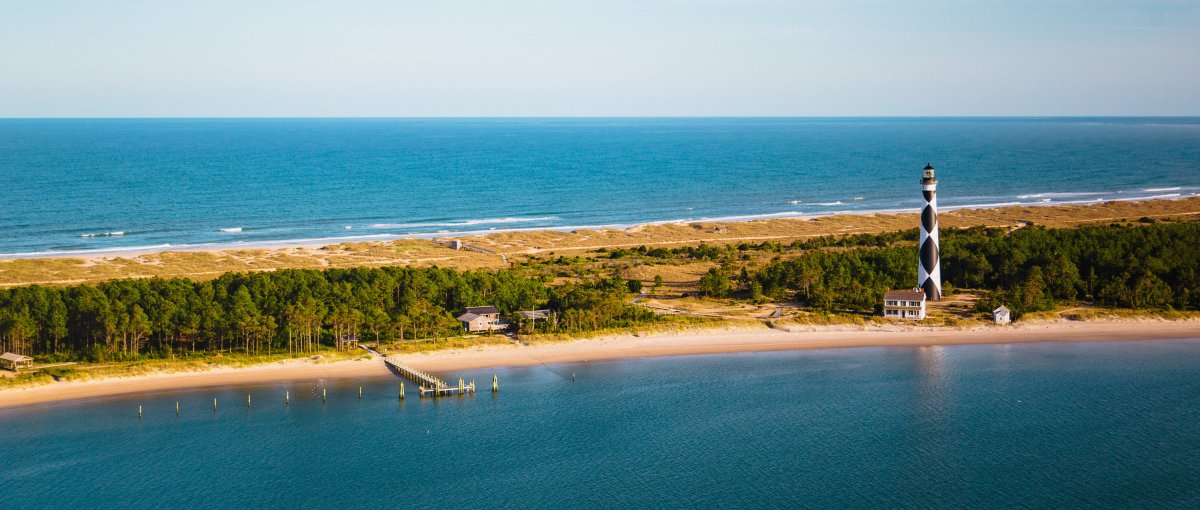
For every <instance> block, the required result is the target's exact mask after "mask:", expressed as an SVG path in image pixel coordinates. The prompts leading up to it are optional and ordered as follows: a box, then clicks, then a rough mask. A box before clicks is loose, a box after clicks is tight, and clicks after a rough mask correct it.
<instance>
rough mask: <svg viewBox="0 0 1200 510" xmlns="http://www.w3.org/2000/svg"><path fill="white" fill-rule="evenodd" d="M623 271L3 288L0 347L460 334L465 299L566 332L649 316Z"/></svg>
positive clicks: (227, 346) (62, 351) (45, 350)
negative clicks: (541, 316)
mask: <svg viewBox="0 0 1200 510" xmlns="http://www.w3.org/2000/svg"><path fill="white" fill-rule="evenodd" d="M629 290H630V286H629V284H628V283H627V282H625V281H624V280H621V279H620V278H615V277H613V278H608V279H601V278H597V279H593V280H592V281H589V282H585V283H578V284H567V285H562V286H558V287H548V286H546V285H545V284H543V283H542V282H541V281H539V280H536V279H531V278H527V277H523V276H519V275H517V274H516V273H513V272H511V271H467V272H460V271H454V270H450V269H439V268H424V269H416V268H398V267H385V268H357V269H328V270H322V271H318V270H285V271H278V272H258V273H230V274H226V275H223V276H221V277H219V278H217V279H215V280H210V281H199V282H198V281H192V280H188V279H170V280H166V279H157V278H156V279H140V280H134V279H127V280H114V281H109V282H103V283H100V284H95V285H90V284H88V285H75V286H70V287H45V286H37V285H34V286H28V287H18V288H12V289H3V290H0V351H12V352H18V353H23V354H30V355H51V356H50V357H51V358H62V359H91V360H112V359H136V358H139V357H144V356H155V357H159V356H169V355H172V354H173V353H180V352H196V351H217V352H220V351H238V352H245V353H250V354H269V353H278V352H290V353H307V352H314V351H315V350H317V349H318V348H319V347H320V346H321V345H326V346H333V345H337V344H338V342H337V340H338V339H347V338H362V339H364V340H368V341H370V340H377V341H394V340H403V339H436V338H441V337H446V336H452V335H458V334H461V331H462V327H461V325H460V324H459V323H458V321H457V320H455V319H454V317H455V315H457V314H458V313H461V311H462V309H463V308H464V307H466V306H477V305H486V304H490V305H495V306H496V307H497V308H499V309H500V310H501V311H502V312H504V313H511V312H515V311H517V310H525V309H534V308H550V309H552V310H554V311H555V316H554V321H553V323H552V324H543V325H542V326H541V327H543V328H547V327H549V328H552V329H553V330H555V331H563V332H572V331H585V330H595V329H600V328H606V327H627V326H631V325H634V324H637V323H639V322H645V321H649V320H653V319H654V316H653V315H652V314H650V313H649V312H647V311H645V310H644V309H642V308H638V307H634V306H631V305H628V304H626V303H625V299H624V298H625V295H626V293H627V292H628V291H629Z"/></svg>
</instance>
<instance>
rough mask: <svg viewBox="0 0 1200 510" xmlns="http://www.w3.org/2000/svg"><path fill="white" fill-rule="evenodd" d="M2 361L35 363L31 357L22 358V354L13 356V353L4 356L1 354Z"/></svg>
mask: <svg viewBox="0 0 1200 510" xmlns="http://www.w3.org/2000/svg"><path fill="white" fill-rule="evenodd" d="M0 359H2V360H5V361H12V362H14V363H15V362H19V361H33V358H30V357H29V356H22V355H20V354H13V353H11V352H6V353H4V354H0Z"/></svg>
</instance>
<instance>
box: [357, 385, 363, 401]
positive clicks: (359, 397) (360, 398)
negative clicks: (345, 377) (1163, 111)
mask: <svg viewBox="0 0 1200 510" xmlns="http://www.w3.org/2000/svg"><path fill="white" fill-rule="evenodd" d="M358 399H359V400H362V386H359V387H358Z"/></svg>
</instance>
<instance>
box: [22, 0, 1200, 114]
mask: <svg viewBox="0 0 1200 510" xmlns="http://www.w3.org/2000/svg"><path fill="white" fill-rule="evenodd" d="M1110 114H1113V115H1195V114H1200V1H1194V0H1193V1H1160V0H1142V1H1132V0H1131V1H1107V0H1072V1H1068V0H1041V1H1026V0H995V1H967V0H962V1H950V0H945V1H925V0H911V1H882V0H881V1H857V0H830V1H812V2H806V1H732V0H731V1H719V0H710V1H703V0H700V1H687V0H637V1H624V0H614V1H606V0H580V1H550V0H540V1H539V0H483V1H453V0H444V1H442V0H421V1H402V0H396V1H349V0H347V1H339V0H323V1H304V0H289V1H256V0H237V1H227V0H203V1H200V0H197V1H191V2H182V1H170V0H145V1H121V0H112V1H82V0H80V1H68V0H31V1H21V0H5V1H3V2H0V117H63V116H67V117H74V116H80V117H95V116H102V117H112V116H115V117H141V116H155V117H156V116H508V115H518V116H525V115H529V116H542V115H546V116H559V115H582V116H591V115H600V116H608V115H802V116H835V115H1110Z"/></svg>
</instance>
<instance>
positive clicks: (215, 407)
mask: <svg viewBox="0 0 1200 510" xmlns="http://www.w3.org/2000/svg"><path fill="white" fill-rule="evenodd" d="M213 412H214V413H215V412H217V399H215V398H214V399H213Z"/></svg>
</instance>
